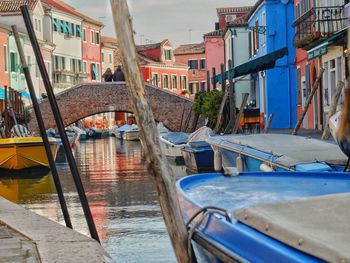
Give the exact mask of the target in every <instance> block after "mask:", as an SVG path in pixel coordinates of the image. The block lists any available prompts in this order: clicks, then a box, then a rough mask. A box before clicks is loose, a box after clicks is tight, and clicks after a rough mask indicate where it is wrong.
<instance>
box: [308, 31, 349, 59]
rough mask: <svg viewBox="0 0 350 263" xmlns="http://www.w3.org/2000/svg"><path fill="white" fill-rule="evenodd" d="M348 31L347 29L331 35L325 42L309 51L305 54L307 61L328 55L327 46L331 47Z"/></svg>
mask: <svg viewBox="0 0 350 263" xmlns="http://www.w3.org/2000/svg"><path fill="white" fill-rule="evenodd" d="M347 31H348V28H344V29H342V30H340V31H338V32H337V33H335V34H333V36H331V37H329V38H327V39H326V40H324V41H322V42H321V43H320V44H318V45H317V46H316V47H314V48H312V49H310V50H309V51H308V52H307V59H308V60H311V59H314V58H317V57H321V56H323V55H325V54H327V53H328V46H329V45H332V44H333V43H334V42H336V41H338V40H339V39H341V38H343V37H345V36H346V34H347Z"/></svg>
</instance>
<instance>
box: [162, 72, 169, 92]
mask: <svg viewBox="0 0 350 263" xmlns="http://www.w3.org/2000/svg"><path fill="white" fill-rule="evenodd" d="M165 76H167V77H168V83H167V84H168V85H167V87H164V77H165ZM162 88H163V89H169V74H162Z"/></svg>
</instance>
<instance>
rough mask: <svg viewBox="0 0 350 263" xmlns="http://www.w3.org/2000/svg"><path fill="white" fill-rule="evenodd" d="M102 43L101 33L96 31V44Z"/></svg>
mask: <svg viewBox="0 0 350 263" xmlns="http://www.w3.org/2000/svg"><path fill="white" fill-rule="evenodd" d="M99 44H100V33H98V32H96V45H99Z"/></svg>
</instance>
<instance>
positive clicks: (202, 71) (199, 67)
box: [174, 43, 207, 94]
mask: <svg viewBox="0 0 350 263" xmlns="http://www.w3.org/2000/svg"><path fill="white" fill-rule="evenodd" d="M174 56H175V61H176V62H179V63H181V64H187V65H188V69H189V72H188V83H189V91H190V94H196V93H198V92H200V91H205V90H207V67H206V58H205V49H204V43H200V44H186V45H181V46H179V47H178V48H176V49H175V50H174Z"/></svg>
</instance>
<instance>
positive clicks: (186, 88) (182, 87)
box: [180, 75, 188, 90]
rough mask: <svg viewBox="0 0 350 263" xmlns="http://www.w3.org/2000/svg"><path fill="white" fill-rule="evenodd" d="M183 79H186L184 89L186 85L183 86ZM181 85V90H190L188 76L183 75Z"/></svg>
mask: <svg viewBox="0 0 350 263" xmlns="http://www.w3.org/2000/svg"><path fill="white" fill-rule="evenodd" d="M183 78H186V82H185V83H186V87H185V88H184V85H183V83H184V82H183ZM180 84H181V89H182V90H188V77H187V76H186V75H181V80H180Z"/></svg>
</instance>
